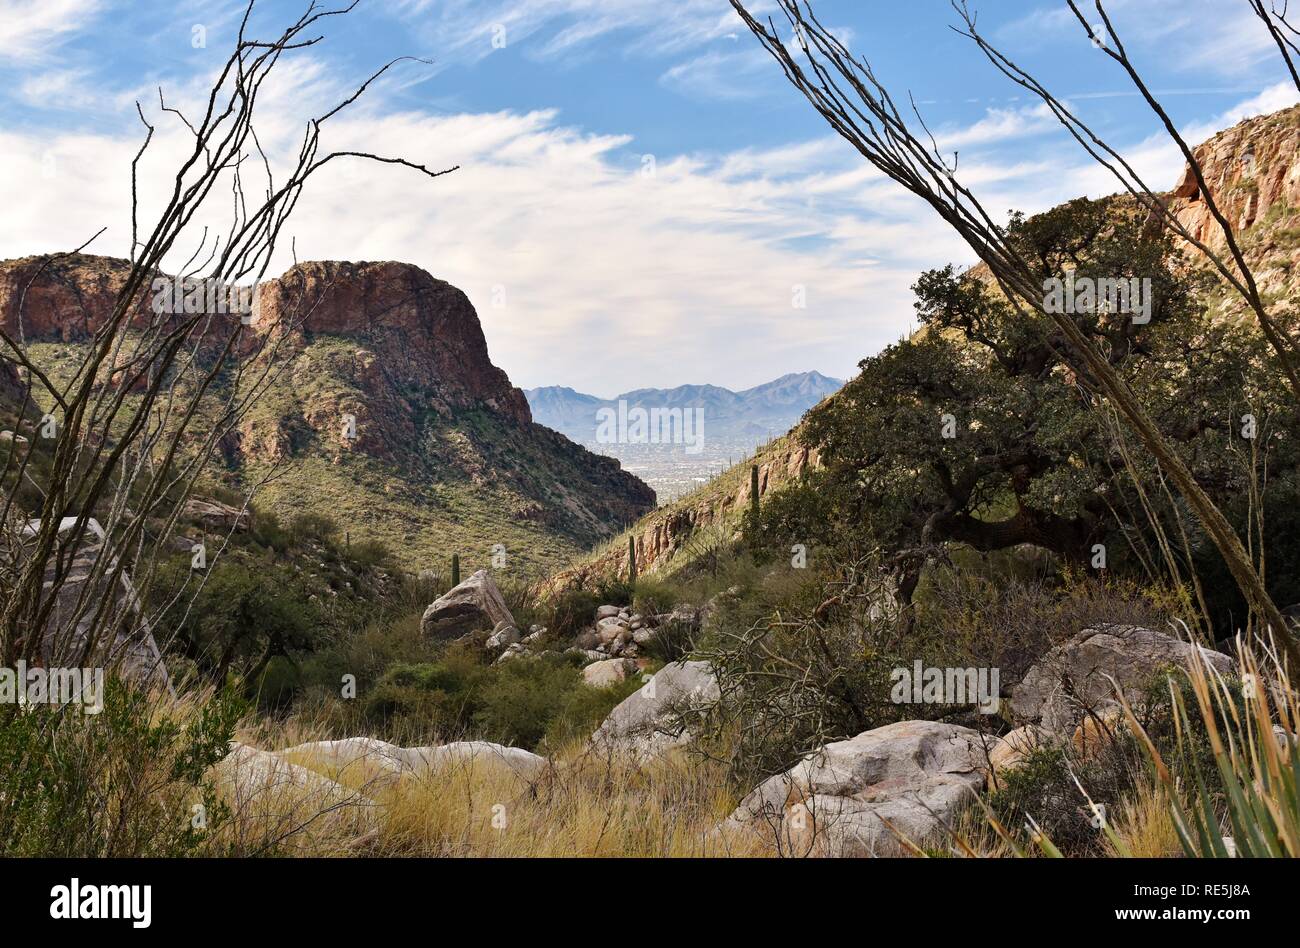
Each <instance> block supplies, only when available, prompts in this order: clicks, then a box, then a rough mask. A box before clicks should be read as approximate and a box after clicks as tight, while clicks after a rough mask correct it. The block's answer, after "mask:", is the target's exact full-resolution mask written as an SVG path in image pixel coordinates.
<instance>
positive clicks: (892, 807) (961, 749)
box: [723, 721, 986, 856]
mask: <svg viewBox="0 0 1300 948" xmlns="http://www.w3.org/2000/svg"><path fill="white" fill-rule="evenodd" d="M985 766H986V765H985V752H984V744H983V739H982V737H981V735H980V734H979V732H978V731H974V730H971V729H970V728H965V727H959V726H957V725H954V724H943V723H940V722H937V721H900V722H897V723H895V724H888V725H886V726H884V727H880V728H876V729H875V730H872V731H864V732H863V733H861V734H859V735H858V736H857V737H854V738H851V739H849V740H847V741H837V742H836V743H833V744H827V745H826V746H825V747H823V748H822V749H821V750H819V751H816V752H814V753H812V754H809V755H808V756H807V757H805V758H804V759H803V760H801V761H800V762H799V763H798V764H796V765H795V766H794V767H792V768H791V769H790V770H788V771H786V772H785V773H783V774H777V775H776V776H774V777H771V778H769V779H768V780H766V781H764V782H763V783H762V784H760V785H759V786H758V788H757V789H755V790H754V791H753V792H752V793H750V794H749V795H748V796H747V797H745V799H744V800H742V801H741V803H740V805H739V806H738V807H737V808H736V811H735V812H734V813H733V814H732V815H731V816H730V817H729V818H728V820H727V822H726V823H725V824H724V825H723V832H724V833H726V832H735V831H738V830H739V831H744V832H750V833H758V834H759V835H760V836H762V837H763V838H764V839H767V840H770V841H772V842H773V843H776V844H777V845H778V847H779V849H780V851H782V852H785V853H787V854H791V855H799V856H802V855H816V856H896V855H900V854H902V853H905V852H907V847H906V846H905V845H904V844H903V843H902V842H901V841H900V839H899V836H900V835H901V836H902V837H904V838H905V839H907V840H909V841H911V842H912V843H914V844H916V845H918V846H921V845H925V844H926V843H933V842H935V841H936V840H937V839H938V837H939V836H940V835H941V834H942V832H943V826H944V825H945V824H949V825H951V822H952V820H953V819H954V818H955V817H956V816H957V815H958V814H959V812H960V811H961V809H962V808H963V807H965V806H966V805H967V804H969V803H971V802H973V801H974V799H975V793H976V792H977V791H978V790H979V789H980V785H981V784H982V783H983V782H984V776H985Z"/></svg>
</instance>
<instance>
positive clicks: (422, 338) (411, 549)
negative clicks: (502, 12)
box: [0, 255, 655, 567]
mask: <svg viewBox="0 0 1300 948" xmlns="http://www.w3.org/2000/svg"><path fill="white" fill-rule="evenodd" d="M128 272H129V265H128V263H127V262H126V261H124V260H114V259H111V258H104V257H94V256H89V255H72V256H68V257H61V258H55V259H49V258H40V257H29V258H24V259H21V260H12V261H5V262H0V325H3V326H4V328H5V330H6V331H7V332H9V333H10V335H11V336H12V337H14V338H17V339H21V340H22V341H23V342H24V343H25V344H29V345H30V346H31V347H32V352H33V353H41V355H42V356H43V357H45V358H48V359H50V360H51V361H52V362H54V363H58V364H62V363H65V362H66V363H67V364H74V363H75V362H76V360H75V359H73V360H65V359H62V358H61V356H62V355H64V354H66V352H67V351H69V350H71V349H76V348H77V347H79V346H80V347H83V351H84V345H85V342H86V341H87V340H88V339H89V338H90V337H91V336H92V334H93V333H94V332H95V330H96V329H97V328H99V327H100V326H102V325H103V324H104V323H105V321H106V320H107V319H108V318H109V317H110V315H111V313H112V307H113V304H114V301H115V298H116V296H117V294H118V293H119V292H120V290H121V288H122V286H123V284H124V281H125V279H126V276H127V274H128ZM150 283H151V284H152V281H150ZM153 295H154V290H153V288H152V286H146V287H144V288H143V290H142V294H141V297H142V298H141V300H140V302H139V304H138V306H137V310H138V312H137V314H136V315H135V316H133V321H135V323H136V324H137V325H143V324H144V323H145V322H146V321H147V320H148V319H150V317H151V315H152V314H151V310H150V307H149V304H150V301H151V300H152V298H153ZM232 331H238V332H239V338H238V342H237V345H236V348H235V352H236V353H237V355H236V356H235V361H236V363H238V364H239V365H240V367H242V368H243V369H245V370H246V371H245V372H243V373H242V374H243V375H244V376H245V384H247V379H248V378H254V377H259V376H260V375H261V374H262V371H261V370H263V369H266V368H270V371H271V373H272V378H273V381H272V383H271V385H270V387H269V389H268V390H267V391H266V393H265V394H264V395H263V396H262V397H261V398H260V399H259V400H258V401H257V403H256V404H255V405H254V406H253V408H252V409H251V410H250V411H249V413H248V414H247V416H246V417H245V418H244V419H243V421H242V422H241V424H240V427H239V429H238V430H237V431H234V432H232V433H231V434H230V435H229V436H228V437H226V438H225V439H223V442H222V444H221V450H222V455H223V459H224V462H225V471H224V472H223V477H224V479H226V480H227V481H228V482H229V483H230V485H231V486H234V487H248V486H250V485H252V484H255V483H258V482H259V480H260V479H261V478H262V477H263V476H264V475H267V474H268V472H269V471H270V469H272V468H275V470H276V476H275V477H274V478H272V479H271V481H270V482H269V483H268V484H267V485H266V486H265V487H264V489H262V490H261V492H260V493H259V495H258V503H259V504H260V505H262V506H270V507H271V508H272V509H275V510H278V511H279V512H281V513H284V514H296V513H299V512H308V511H311V512H318V513H325V514H329V515H330V516H331V517H333V518H334V519H336V520H337V521H339V523H340V526H342V527H343V528H344V529H347V530H349V533H350V536H352V537H354V538H358V539H363V538H367V537H373V538H376V539H382V540H385V541H386V542H388V544H389V545H390V547H395V550H394V552H396V553H397V555H398V556H399V558H401V559H402V560H404V561H405V562H406V563H407V565H409V566H411V567H425V566H429V565H430V564H429V562H428V559H429V558H434V560H435V562H437V563H438V564H439V565H442V564H444V563H445V558H446V556H449V554H450V552H451V551H455V550H459V551H461V552H462V553H465V552H467V551H472V550H476V549H477V550H480V551H482V553H483V554H484V555H486V554H487V551H488V550H490V549H491V548H492V547H493V546H494V545H496V544H504V545H505V546H506V547H507V549H508V551H509V552H510V553H512V554H517V555H519V556H521V557H522V558H523V560H524V561H525V562H536V563H542V562H548V561H550V562H554V560H555V559H556V558H558V557H562V556H568V555H572V554H574V553H577V552H579V551H580V550H581V549H582V548H584V547H587V546H590V545H591V544H593V543H596V542H598V541H599V540H601V539H603V538H605V537H608V536H609V535H610V534H612V533H613V532H614V531H616V530H618V529H621V528H622V527H624V526H625V525H626V524H628V523H630V522H632V521H634V520H635V519H636V518H637V517H639V516H640V515H642V514H644V513H645V512H646V511H648V510H650V509H652V508H653V507H654V503H655V496H654V492H653V491H652V490H651V489H650V488H649V487H647V486H646V485H645V484H644V483H642V482H641V481H640V480H638V479H637V478H636V477H634V476H632V475H631V474H628V473H627V472H625V471H623V470H622V469H621V468H620V466H619V464H618V462H617V461H615V460H613V459H610V458H604V457H600V456H597V455H595V454H592V453H591V452H589V451H587V450H585V449H583V448H581V447H579V446H578V445H575V444H573V443H572V442H570V441H568V440H567V439H565V438H564V437H563V436H561V435H559V434H557V433H556V432H553V431H550V430H549V429H546V428H543V427H542V426H541V425H537V424H534V423H533V421H532V416H531V413H530V411H529V408H528V402H527V400H526V399H525V398H524V394H523V392H521V391H520V390H519V389H517V388H515V387H514V386H513V385H511V383H510V380H509V378H508V377H507V376H506V374H505V372H503V371H502V370H501V369H499V368H497V367H496V366H495V365H493V364H492V361H491V359H490V358H489V355H488V348H487V342H486V340H485V339H484V336H483V330H482V328H481V326H480V324H479V321H478V316H477V314H476V313H475V311H474V307H473V306H472V304H471V303H470V301H469V299H468V298H467V297H466V296H465V294H464V293H462V292H461V291H460V290H458V289H456V288H455V287H453V286H451V285H450V284H448V283H446V282H444V281H442V280H438V279H435V278H434V277H432V276H431V275H429V274H428V273H426V272H424V271H423V270H421V269H419V268H418V267H415V266H412V265H410V264H404V263H395V262H379V263H346V262H335V261H326V262H309V263H302V264H299V265H297V266H295V267H293V268H292V269H290V270H289V271H288V272H286V273H285V274H283V275H282V276H280V277H279V278H278V279H273V280H268V281H265V282H263V283H262V284H261V285H260V286H259V287H258V290H257V293H256V295H255V297H254V298H253V300H252V306H251V312H250V313H248V314H247V317H246V318H245V319H243V320H242V322H241V317H240V316H239V314H238V313H222V314H220V315H218V316H215V317H213V319H212V320H211V323H210V324H209V328H208V329H207V332H208V334H209V336H210V338H212V339H213V340H217V339H220V340H222V341H224V340H225V339H226V338H227V337H228V335H229V333H231V332H232ZM33 357H34V358H35V357H36V356H35V355H34V356H33ZM107 371H111V369H110V370H107ZM231 374H235V373H231ZM9 375H12V373H11V372H8V371H7V370H6V373H5V374H0V394H3V391H4V390H6V389H8V388H12V387H13V386H12V382H13V381H14V380H13V379H11V378H9ZM227 384H231V385H233V384H238V383H236V382H230V383H227ZM473 562H474V560H473V559H471V558H469V557H467V558H466V565H467V566H468V565H470V564H471V563H473Z"/></svg>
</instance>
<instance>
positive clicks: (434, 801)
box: [214, 719, 770, 857]
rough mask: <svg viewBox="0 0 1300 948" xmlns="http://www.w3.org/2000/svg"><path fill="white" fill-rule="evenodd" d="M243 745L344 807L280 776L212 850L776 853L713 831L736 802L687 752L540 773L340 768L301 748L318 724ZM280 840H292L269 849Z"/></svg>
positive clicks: (720, 776) (469, 765)
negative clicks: (268, 753)
mask: <svg viewBox="0 0 1300 948" xmlns="http://www.w3.org/2000/svg"><path fill="white" fill-rule="evenodd" d="M313 732H314V733H313ZM238 738H239V740H240V741H241V742H247V743H250V744H251V743H252V741H253V739H254V738H256V739H257V741H258V743H257V745H256V746H260V747H265V748H274V749H277V750H279V751H280V752H281V753H280V755H279V756H280V759H282V760H283V761H284V762H285V763H286V765H293V766H294V768H295V771H296V768H303V769H304V770H306V771H307V772H310V773H312V774H319V775H321V776H323V777H327V778H328V779H329V780H330V781H337V783H338V784H341V785H342V786H343V787H345V788H347V790H348V791H349V793H350V798H349V799H348V800H347V801H345V802H342V803H341V801H340V798H339V795H338V794H337V793H327V792H324V788H321V790H320V792H319V793H318V794H317V795H318V796H319V799H314V798H311V797H310V796H304V793H303V792H302V786H304V785H306V786H311V785H312V782H311V781H310V780H309V779H304V778H303V777H302V776H301V775H298V777H297V778H296V779H293V780H286V779H283V778H280V779H277V780H276V781H275V786H274V787H273V788H271V789H270V790H269V791H268V793H267V794H266V795H265V799H262V800H258V801H257V805H256V806H250V805H249V802H248V800H246V799H245V800H243V801H240V802H241V804H242V805H241V807H239V808H238V809H237V810H236V812H234V813H233V814H232V819H231V822H230V825H228V826H226V827H225V828H224V829H223V830H222V831H221V833H219V834H216V836H215V837H214V844H216V846H217V847H218V848H219V847H220V846H228V845H229V844H230V843H231V842H232V841H236V842H237V843H238V845H237V846H235V847H234V848H235V849H236V851H238V852H243V853H247V852H249V851H251V850H256V849H257V848H259V847H262V848H265V847H268V846H270V848H271V849H272V850H274V851H277V852H283V853H286V854H293V855H325V856H336V855H367V856H452V857H455V856H465V857H478V856H500V857H509V856H550V857H565V856H574V857H599V856H623V857H707V856H765V855H770V849H769V847H767V846H765V845H764V844H763V843H762V842H761V841H759V840H757V839H751V838H745V839H735V838H730V837H728V838H724V837H723V836H722V835H720V834H718V833H717V832H715V830H716V828H717V826H718V825H719V824H720V823H721V822H722V821H723V820H724V819H725V818H726V817H727V816H728V814H730V813H731V811H732V810H733V809H734V808H735V806H736V803H737V799H736V797H735V796H734V794H733V793H731V792H730V791H729V790H727V789H726V788H727V781H726V779H725V774H724V772H723V769H722V767H721V765H717V764H713V763H710V762H707V761H702V760H699V759H698V758H693V757H687V756H686V755H684V754H672V755H668V756H666V757H664V758H661V759H658V760H655V761H653V762H650V763H647V764H639V763H638V762H637V761H635V760H633V759H630V758H628V757H625V756H621V755H611V754H606V753H596V752H594V751H592V750H591V749H589V748H588V747H587V746H586V744H585V742H581V741H579V742H575V743H573V744H572V745H570V746H569V747H567V748H565V749H563V750H562V751H561V752H559V753H557V754H555V755H554V756H553V757H552V758H551V759H550V760H548V762H547V763H546V765H545V766H543V767H541V768H539V769H537V770H536V771H535V772H527V771H526V769H519V770H516V769H513V768H512V767H511V766H510V765H509V764H507V763H506V762H505V761H504V760H503V759H502V758H500V757H497V756H494V755H491V754H487V755H480V756H477V757H474V758H472V759H455V760H449V761H443V762H441V763H439V764H438V765H436V766H433V767H427V766H419V765H418V764H417V765H416V766H415V767H414V768H413V769H412V768H408V769H399V768H398V767H396V766H394V765H393V763H392V762H391V760H390V759H389V758H388V757H386V756H385V752H384V751H383V750H382V749H378V750H376V751H375V752H374V753H373V754H366V755H363V756H361V757H360V758H359V759H353V758H348V759H339V758H331V757H329V755H328V754H321V753H318V752H317V751H316V750H315V749H313V748H310V747H307V748H303V747H300V745H303V744H307V743H310V742H312V741H315V740H318V739H320V732H319V731H318V730H316V728H315V727H314V725H313V723H312V722H310V721H304V720H301V719H296V720H294V719H291V720H290V721H287V722H283V723H279V724H268V723H267V722H266V721H264V720H263V721H252V720H250V721H249V722H247V723H246V725H245V726H244V727H242V728H241V729H240V731H239V735H238ZM411 738H412V739H411V740H410V741H409V742H407V741H403V743H409V744H411V745H419V744H425V743H430V742H429V741H428V738H427V735H420V736H419V738H418V739H417V737H416V735H411ZM433 743H439V742H433ZM286 749H288V752H287V753H285V752H284V751H285V750H286ZM277 777H278V778H279V775H278V774H277ZM286 783H288V784H292V785H293V786H292V787H290V788H289V789H286V786H285V785H286ZM277 807H279V809H278V810H277ZM317 813H319V814H321V815H320V816H319V817H318V816H316V814H317ZM277 833H279V834H287V835H285V836H284V838H283V839H282V840H281V841H280V842H279V843H278V844H275V845H271V841H272V840H274V838H275V836H276V834H277ZM227 851H229V849H227Z"/></svg>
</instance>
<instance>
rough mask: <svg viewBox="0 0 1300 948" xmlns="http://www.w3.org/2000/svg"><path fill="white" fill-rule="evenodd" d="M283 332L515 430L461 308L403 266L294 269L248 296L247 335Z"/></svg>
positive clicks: (457, 298)
mask: <svg viewBox="0 0 1300 948" xmlns="http://www.w3.org/2000/svg"><path fill="white" fill-rule="evenodd" d="M280 325H285V326H292V329H291V334H292V336H293V337H295V338H296V339H297V340H298V341H299V342H300V343H301V342H304V341H306V340H309V339H312V338H314V337H318V336H337V337H342V338H347V339H353V340H356V341H357V342H359V343H360V344H362V346H364V349H363V350H360V352H359V355H360V356H361V358H360V359H359V360H358V362H359V364H362V365H364V366H365V371H370V372H372V373H374V374H375V375H382V376H383V377H384V378H385V380H386V381H387V382H389V383H390V384H392V385H396V386H405V387H411V388H416V387H425V388H428V389H429V390H430V395H431V397H432V398H433V400H434V402H435V403H436V404H437V405H438V407H439V408H442V409H445V410H454V409H457V408H470V407H474V406H484V407H487V408H489V409H490V410H492V411H495V412H497V413H499V414H501V415H503V416H505V417H507V418H510V419H512V420H514V421H516V422H519V423H520V424H527V423H529V422H530V421H532V415H531V414H530V413H529V411H528V401H527V399H525V398H524V394H523V392H522V391H520V390H519V389H517V388H515V387H514V386H512V385H511V384H510V380H509V379H508V378H507V377H506V374H505V372H503V371H501V370H500V369H499V368H497V367H496V366H495V365H493V364H492V362H491V360H490V359H489V358H488V350H487V341H486V340H485V339H484V338H483V330H482V328H481V327H480V326H479V321H478V315H477V314H476V313H475V312H474V307H473V306H472V305H471V304H470V301H469V298H468V297H466V296H465V294H464V293H462V292H461V291H460V290H458V289H456V288H455V287H454V286H452V285H451V284H450V283H446V282H444V281H442V280H437V279H434V278H433V277H432V276H430V275H429V274H428V273H426V272H424V271H423V270H421V269H420V268H419V267H415V266H412V265H411V264H409V263H393V262H385V263H338V262H334V261H329V262H312V263H302V264H299V265H297V266H295V267H294V268H293V269H291V270H289V271H288V272H287V273H285V274H284V275H283V276H281V277H280V278H279V279H277V280H268V281H266V282H265V283H263V284H261V285H260V286H259V288H258V295H257V300H256V303H255V304H254V309H253V318H252V326H253V329H254V331H266V329H267V328H268V327H274V326H280Z"/></svg>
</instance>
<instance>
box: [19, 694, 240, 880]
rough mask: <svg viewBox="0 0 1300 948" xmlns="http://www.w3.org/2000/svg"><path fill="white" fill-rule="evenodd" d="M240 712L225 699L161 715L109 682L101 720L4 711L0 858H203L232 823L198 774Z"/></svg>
mask: <svg viewBox="0 0 1300 948" xmlns="http://www.w3.org/2000/svg"><path fill="white" fill-rule="evenodd" d="M244 708H245V706H244V703H243V701H242V700H241V699H240V698H238V697H237V696H236V695H235V694H233V693H232V692H229V691H226V692H222V693H219V694H217V695H216V696H214V697H210V698H206V699H203V700H201V701H196V702H193V703H190V704H186V705H180V706H169V707H161V708H160V707H157V706H155V705H153V704H152V703H151V699H150V698H149V697H148V696H147V695H145V694H144V693H142V692H140V691H137V690H135V689H133V688H130V687H128V686H126V685H124V684H123V683H122V682H120V681H118V680H116V679H110V680H109V681H108V682H107V687H106V688H105V695H104V708H103V710H102V711H101V712H100V713H99V714H93V715H92V714H84V713H82V712H81V711H80V710H78V709H75V708H73V707H67V708H62V709H60V708H54V707H48V706H44V705H34V706H31V707H29V708H28V709H27V710H22V709H20V708H19V707H18V706H16V705H4V706H0V855H4V856H47V857H78V858H87V857H142V856H164V857H173V856H184V855H189V854H194V853H197V852H200V851H202V850H203V847H204V845H205V839H206V836H207V835H208V834H211V833H212V832H213V831H214V830H215V829H217V828H218V827H219V826H220V825H221V823H222V822H223V821H224V820H225V819H226V818H227V817H228V815H229V814H228V811H227V810H226V808H225V807H224V806H223V805H222V804H220V802H219V801H218V799H217V796H216V794H215V792H214V790H213V788H212V786H211V785H210V784H209V783H208V780H207V776H206V774H207V773H208V771H209V769H210V768H211V767H212V766H213V765H214V764H216V763H217V762H219V761H220V760H222V759H223V758H224V757H225V756H226V754H227V753H228V752H229V742H230V740H231V739H232V738H233V737H234V731H235V724H236V722H237V721H238V720H239V718H240V716H241V715H242V714H243V713H244ZM196 805H201V806H202V807H203V812H204V816H205V821H206V825H205V826H203V827H202V828H196V827H195V826H194V825H193V821H192V819H191V815H192V814H193V813H194V809H193V808H194V807H195V806H196Z"/></svg>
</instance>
